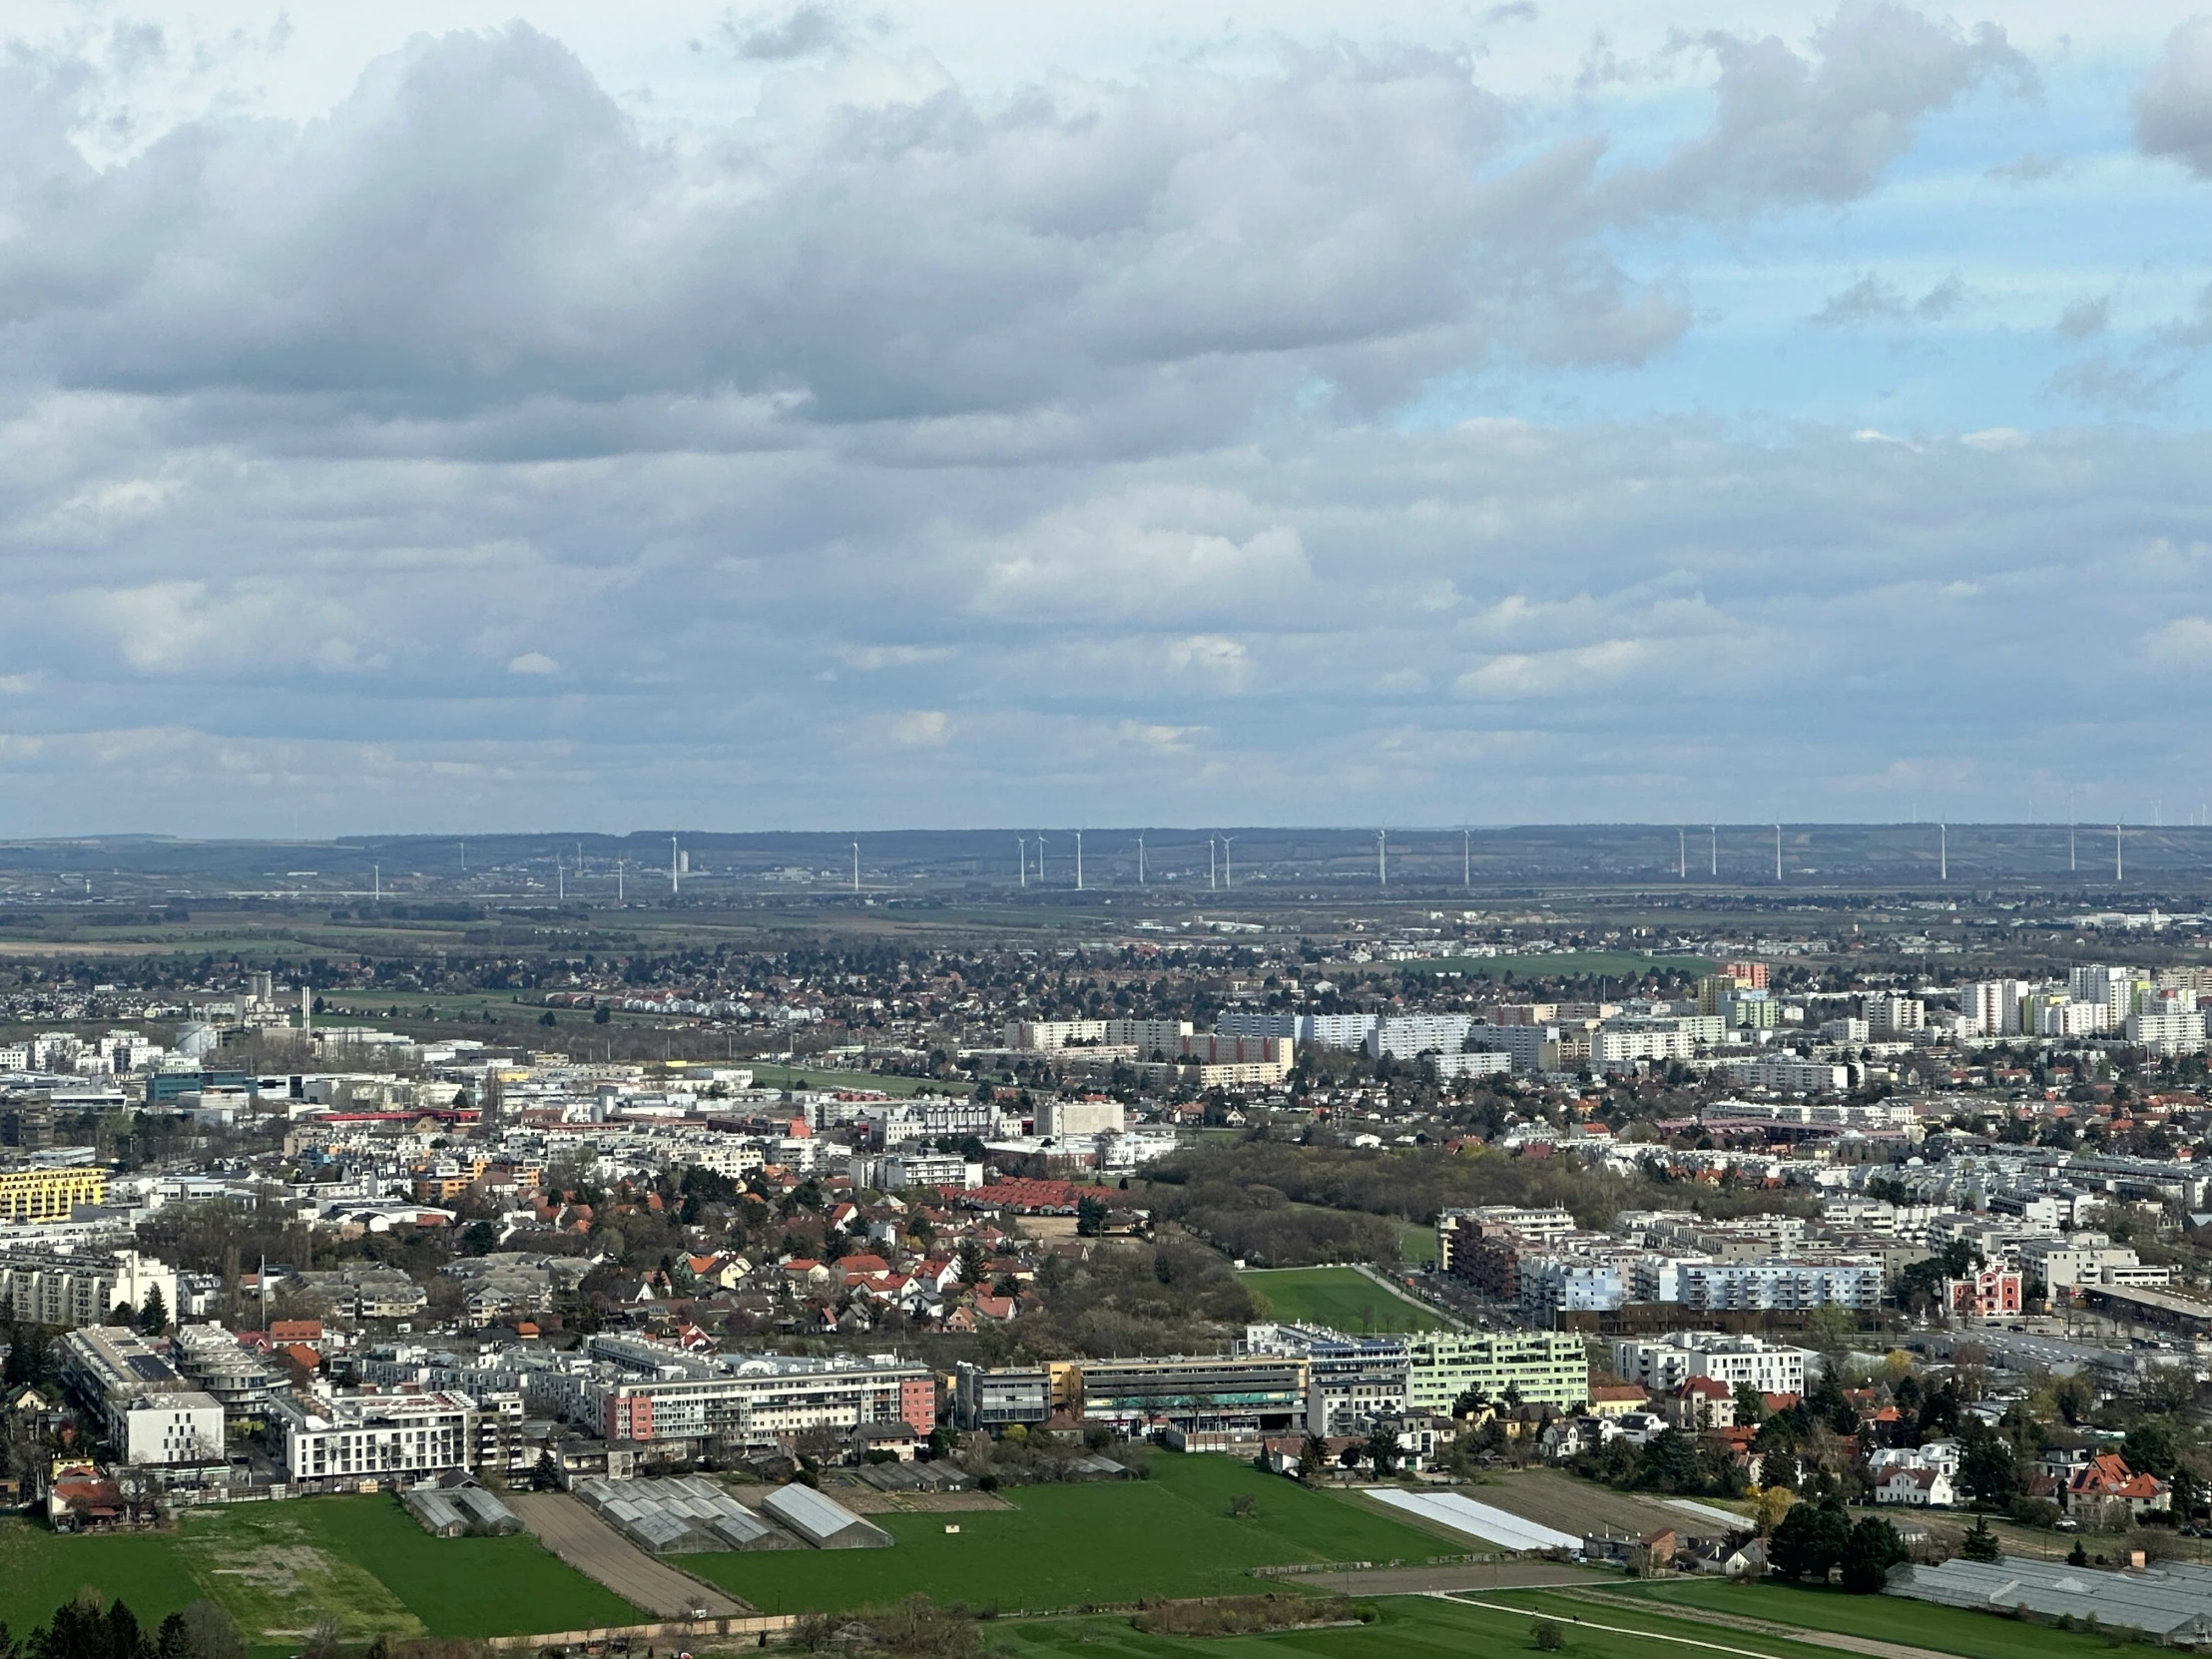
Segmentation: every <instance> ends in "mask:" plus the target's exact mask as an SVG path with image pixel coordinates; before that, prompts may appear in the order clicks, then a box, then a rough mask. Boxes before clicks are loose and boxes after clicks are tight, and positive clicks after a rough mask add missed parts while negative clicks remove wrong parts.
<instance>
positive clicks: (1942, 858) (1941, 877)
mask: <svg viewBox="0 0 2212 1659" xmlns="http://www.w3.org/2000/svg"><path fill="white" fill-rule="evenodd" d="M1949 879H1950V826H1949V825H1947V824H1937V825H1936V880H1938V881H1948V880H1949Z"/></svg>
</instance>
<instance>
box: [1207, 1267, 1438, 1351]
mask: <svg viewBox="0 0 2212 1659" xmlns="http://www.w3.org/2000/svg"><path fill="white" fill-rule="evenodd" d="M1237 1279H1238V1282H1239V1283H1240V1284H1242V1285H1243V1286H1244V1287H1245V1289H1246V1290H1248V1291H1251V1292H1253V1293H1254V1294H1256V1295H1257V1296H1258V1297H1260V1298H1261V1300H1262V1301H1263V1302H1264V1303H1265V1304H1266V1311H1267V1317H1268V1318H1270V1319H1277V1320H1285V1321H1289V1322H1292V1323H1295V1324H1300V1325H1326V1326H1329V1327H1330V1328H1332V1329H1333V1330H1337V1331H1348V1332H1351V1333H1353V1334H1354V1335H1366V1334H1367V1333H1369V1332H1375V1331H1389V1332H1406V1331H1438V1330H1442V1329H1444V1322H1443V1321H1442V1320H1441V1319H1439V1318H1438V1317H1437V1316H1436V1315H1434V1314H1432V1313H1430V1312H1429V1311H1428V1310H1427V1309H1426V1308H1423V1307H1422V1306H1421V1305H1420V1304H1419V1303H1417V1302H1413V1301H1409V1300H1408V1299H1406V1298H1405V1297H1402V1296H1398V1295H1397V1294H1395V1293H1394V1292H1392V1291H1389V1290H1387V1289H1385V1288H1384V1287H1383V1286H1381V1285H1378V1284H1377V1283H1376V1282H1375V1281H1374V1280H1372V1279H1370V1278H1369V1277H1368V1276H1367V1275H1366V1274H1364V1273H1361V1272H1359V1271H1358V1270H1356V1269H1353V1268H1258V1269H1254V1270H1253V1271H1251V1272H1249V1273H1240V1274H1239V1275H1237Z"/></svg>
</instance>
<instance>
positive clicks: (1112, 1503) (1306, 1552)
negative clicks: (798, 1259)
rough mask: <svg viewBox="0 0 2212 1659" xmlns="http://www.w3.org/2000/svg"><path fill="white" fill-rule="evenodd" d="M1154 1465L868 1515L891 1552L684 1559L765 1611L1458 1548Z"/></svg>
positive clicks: (1403, 1557) (1291, 1496)
mask: <svg viewBox="0 0 2212 1659" xmlns="http://www.w3.org/2000/svg"><path fill="white" fill-rule="evenodd" d="M1152 1468H1153V1471H1154V1472H1153V1478H1152V1479H1150V1480H1128V1481H1114V1482H1106V1483H1100V1484H1095V1485H1070V1486H1024V1487H1022V1488H1020V1489H1019V1490H1015V1491H1007V1492H1002V1493H1001V1494H1000V1495H1001V1496H1003V1497H1006V1498H1007V1499H1009V1505H1010V1506H1009V1507H1008V1508H1006V1509H1003V1510H998V1511H982V1512H976V1511H969V1512H965V1513H962V1514H959V1515H950V1516H947V1515H941V1514H903V1515H901V1514H876V1515H873V1516H871V1517H870V1518H871V1519H873V1520H874V1521H875V1522H876V1524H878V1525H880V1526H883V1527H886V1528H888V1529H889V1531H890V1533H891V1534H892V1536H893V1537H895V1538H896V1539H897V1540H898V1541H897V1543H896V1544H895V1545H894V1546H893V1547H891V1548H889V1549H870V1550H832V1551H828V1552H816V1551H798V1550H783V1551H769V1552H762V1553H731V1554H713V1555H688V1556H686V1557H685V1558H684V1565H685V1566H686V1567H687V1568H689V1569H690V1570H691V1571H693V1572H695V1573H698V1574H699V1575H700V1576H701V1577H703V1578H709V1579H712V1580H713V1581H714V1582H715V1583H717V1584H720V1585H721V1586H722V1587H723V1588H724V1589H726V1590H729V1591H730V1592H731V1593H733V1594H734V1595H739V1596H743V1597H744V1598H745V1599H746V1600H747V1601H750V1602H752V1603H753V1604H754V1605H755V1606H757V1607H759V1608H760V1609H761V1610H762V1611H763V1612H769V1613H793V1612H805V1611H810V1610H815V1609H828V1608H843V1607H855V1606H861V1605H865V1604H867V1603H871V1602H888V1601H896V1600H897V1599H898V1598H899V1597H901V1596H904V1595H907V1594H909V1593H911V1592H912V1591H915V1590H924V1591H927V1592H928V1593H929V1595H930V1596H932V1597H933V1598H934V1599H936V1600H937V1601H938V1602H940V1603H946V1604H951V1603H963V1604H965V1605H968V1606H972V1607H983V1606H995V1607H1000V1608H1008V1609H1013V1608H1023V1609H1036V1610H1041V1609H1050V1608H1062V1607H1079V1606H1082V1605H1085V1604H1086V1603H1091V1602H1112V1601H1135V1600H1137V1599H1139V1598H1140V1597H1145V1596H1166V1597H1176V1596H1202V1595H1235V1594H1249V1593H1251V1592H1253V1591H1254V1590H1255V1589H1257V1588H1261V1587H1263V1586H1260V1585H1258V1584H1256V1583H1255V1581H1254V1580H1253V1579H1252V1578H1251V1577H1250V1576H1249V1574H1250V1571H1251V1569H1252V1568H1254V1567H1256V1566H1267V1565H1276V1564H1281V1563H1287V1562H1297V1561H1348V1560H1360V1561H1377V1562H1383V1561H1393V1560H1396V1561H1416V1562H1417V1561H1425V1560H1427V1559H1428V1558H1430V1557H1431V1556H1437V1555H1457V1554H1463V1553H1465V1552H1466V1550H1467V1549H1468V1547H1469V1546H1468V1544H1467V1543H1466V1541H1465V1540H1464V1539H1458V1538H1451V1537H1446V1536H1444V1535H1442V1534H1440V1533H1432V1532H1430V1531H1428V1530H1426V1529H1425V1528H1422V1527H1419V1526H1416V1525H1412V1524H1410V1523H1408V1522H1406V1521H1402V1520H1398V1519H1394V1518H1392V1517H1390V1516H1387V1515H1383V1514H1380V1513H1376V1512H1373V1511H1370V1510H1368V1509H1366V1508H1363V1507H1361V1506H1360V1505H1358V1504H1356V1503H1353V1502H1351V1501H1349V1500H1348V1499H1346V1498H1344V1497H1340V1496H1338V1495H1336V1494H1333V1493H1329V1492H1317V1491H1311V1490H1309V1489H1307V1488H1306V1487H1304V1486H1300V1485H1298V1484H1297V1483H1296V1482H1293V1481H1289V1480H1284V1479H1281V1478H1279V1477H1277V1476H1274V1475H1267V1474H1262V1473H1260V1472H1259V1471H1257V1470H1256V1469H1254V1468H1253V1467H1252V1466H1251V1465H1250V1464H1247V1463H1242V1462H1237V1461H1235V1460H1232V1459H1230V1458H1227V1457H1196V1456H1194V1457H1178V1456H1175V1455H1173V1454H1163V1455H1160V1456H1157V1457H1155V1458H1154V1459H1153V1462H1152ZM1240 1494H1249V1495H1250V1496H1251V1497H1252V1498H1253V1499H1254V1502H1255V1512H1254V1513H1253V1514H1252V1515H1251V1516H1249V1517H1246V1518H1234V1517H1232V1516H1231V1514H1230V1512H1229V1510H1230V1500H1231V1499H1232V1498H1233V1497H1235V1496H1238V1495H1240ZM948 1524H954V1525H957V1526H958V1527H959V1528H960V1530H959V1531H958V1532H957V1533H948V1532H946V1531H945V1527H946V1526H947V1525H948ZM1285 1582H1286V1583H1288V1584H1291V1585H1294V1586H1295V1585H1296V1583H1297V1580H1296V1579H1290V1580H1286V1581H1285Z"/></svg>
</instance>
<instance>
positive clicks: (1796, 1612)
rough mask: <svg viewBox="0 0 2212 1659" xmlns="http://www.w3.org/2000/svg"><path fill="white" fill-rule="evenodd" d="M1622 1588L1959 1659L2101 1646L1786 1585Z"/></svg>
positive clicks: (1700, 1583)
mask: <svg viewBox="0 0 2212 1659" xmlns="http://www.w3.org/2000/svg"><path fill="white" fill-rule="evenodd" d="M1622 1588H1623V1589H1624V1590H1629V1591H1630V1592H1631V1593H1633V1594H1634V1595H1636V1596H1637V1597H1638V1598H1639V1599H1641V1600H1647V1601H1653V1602H1671V1603H1674V1604H1675V1605H1678V1606H1683V1607H1704V1608H1710V1609H1711V1610H1712V1611H1714V1612H1718V1613H1736V1614H1740V1615H1742V1616H1743V1617H1745V1618H1755V1619H1771V1620H1772V1621H1773V1622H1774V1623H1776V1624H1790V1625H1796V1626H1799V1627H1800V1628H1802V1629H1806V1630H1833V1631H1835V1632H1837V1633H1838V1634H1840V1635H1845V1636H1871V1637H1874V1638H1875V1639H1876V1640H1878V1641H1890V1642H1908V1643H1911V1644H1912V1645H1913V1646H1915V1647H1926V1648H1934V1649H1936V1651H1938V1652H1941V1653H1956V1654H1961V1655H1963V1656H1964V1659H2038V1656H2041V1659H2086V1655H2087V1654H2088V1653H2089V1651H2090V1650H2091V1649H2092V1648H2096V1647H2100V1646H2102V1645H2103V1643H2102V1640H2101V1638H2098V1637H2093V1636H2090V1635H2087V1634H2084V1633H2081V1632H2076V1631H2071V1630H2057V1629H2053V1628H2052V1627H2050V1626H2049V1625H2040V1624H2024V1623H2015V1622H2013V1621H2012V1620H2010V1619H2000V1618H1997V1617H1994V1616H1993V1615H1991V1614H1988V1613H1974V1612H1969V1611H1967V1610H1965V1609H1964V1608H1958V1607H1936V1606H1934V1605H1931V1604H1930V1603H1928V1602H1923V1601H1907V1600H1905V1599H1904V1598H1903V1597H1901V1596H1854V1595H1846V1594H1844V1593H1843V1592H1842V1591H1841V1590H1830V1589H1810V1588H1806V1587H1803V1586H1800V1585H1792V1584H1773V1583H1767V1584H1723V1583H1716V1582H1715V1581H1713V1580H1712V1579H1705V1578H1701V1579H1688V1580H1683V1581H1679V1582H1672V1583H1657V1584H1638V1585H1634V1586H1633V1587H1631V1586H1628V1585H1623V1586H1622ZM1592 1616H1595V1615H1592ZM1747 1645H1748V1644H1747Z"/></svg>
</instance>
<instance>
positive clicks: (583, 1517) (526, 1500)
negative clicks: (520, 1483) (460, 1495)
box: [507, 1492, 752, 1619]
mask: <svg viewBox="0 0 2212 1659" xmlns="http://www.w3.org/2000/svg"><path fill="white" fill-rule="evenodd" d="M507 1506H508V1507H509V1508H510V1509H512V1510H514V1512H515V1513H516V1514H517V1515H520V1516H521V1517H522V1524H523V1525H524V1526H527V1527H528V1528H529V1529H530V1530H531V1532H532V1533H534V1534H535V1535H536V1536H537V1539H538V1541H539V1542H540V1543H542V1544H544V1545H545V1547H546V1548H547V1549H550V1550H551V1551H552V1552H553V1553H554V1554H555V1555H558V1556H559V1557H560V1558H561V1559H562V1560H564V1561H566V1562H567V1563H568V1564H569V1565H570V1566H572V1567H574V1568H575V1569H576V1570H577V1571H578V1572H580V1573H582V1574H584V1575H585V1576H586V1577H587V1578H596V1579H598V1580H599V1582H600V1583H602V1584H604V1585H606V1586H607V1588H608V1589H610V1590H612V1591H614V1593H615V1594H616V1595H618V1596H620V1597H622V1598H623V1600H625V1601H627V1602H630V1603H631V1604H633V1605H634V1606H638V1607H642V1608H644V1609H645V1610H646V1611H647V1612H649V1613H651V1614H652V1615H653V1616H654V1617H656V1618H662V1619H686V1618H709V1619H721V1618H729V1617H731V1616H732V1615H734V1614H738V1613H749V1612H751V1611H752V1609H751V1608H750V1607H748V1606H746V1604H745V1603H744V1602H742V1601H738V1600H735V1599H734V1598H733V1597H731V1596H730V1595H729V1594H728V1593H727V1592H726V1591H723V1590H718V1589H716V1588H714V1587H713V1586H712V1585H710V1584H707V1583H705V1582H704V1581H702V1580H700V1579H697V1578H694V1577H692V1576H691V1574H689V1573H684V1572H678V1571H677V1570H676V1569H675V1568H674V1567H671V1566H668V1565H666V1564H664V1563H662V1562H660V1561H656V1560H654V1559H653V1557H652V1556H650V1555H648V1554H646V1552H645V1551H644V1550H642V1549H640V1548H638V1546H637V1545H636V1544H633V1543H632V1542H631V1541H630V1540H629V1539H628V1538H625V1537H624V1536H623V1535H622V1534H621V1533H619V1532H617V1531H616V1530H615V1529H614V1528H613V1527H611V1526H609V1525H608V1524H607V1523H606V1522H605V1521H603V1520H601V1519H600V1518H599V1517H598V1516H597V1515H595V1514H593V1513H592V1512H591V1511H590V1510H589V1509H587V1508H585V1507H584V1505H583V1503H582V1502H581V1501H579V1500H578V1499H576V1498H573V1497H571V1496H570V1495H569V1494H568V1493H566V1492H509V1493H508V1494H507Z"/></svg>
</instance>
